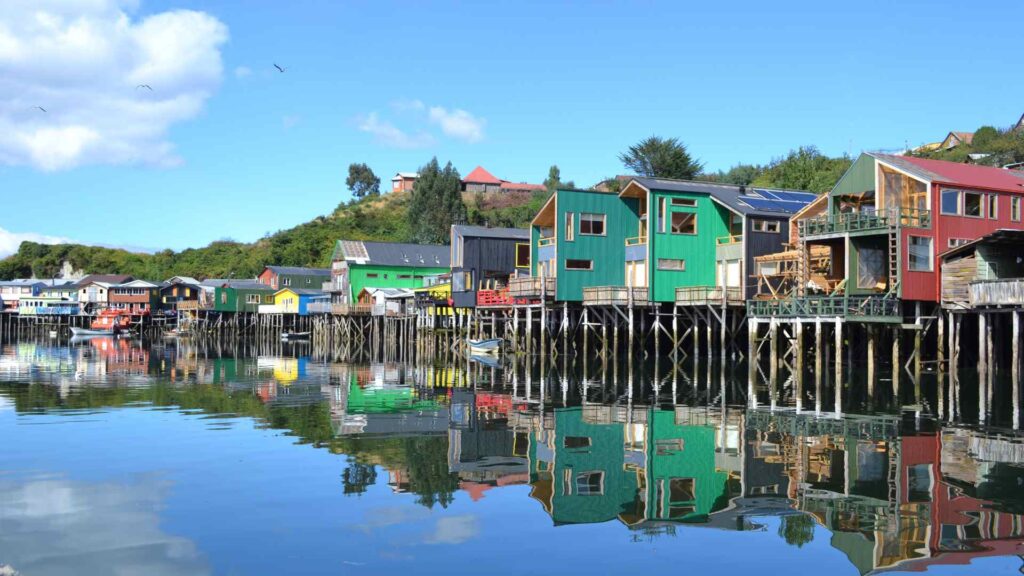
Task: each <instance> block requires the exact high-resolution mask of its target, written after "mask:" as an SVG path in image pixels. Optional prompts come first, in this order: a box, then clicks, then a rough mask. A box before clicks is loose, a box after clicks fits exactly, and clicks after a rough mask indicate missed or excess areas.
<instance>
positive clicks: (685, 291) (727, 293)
mask: <svg viewBox="0 0 1024 576" xmlns="http://www.w3.org/2000/svg"><path fill="white" fill-rule="evenodd" d="M723 296H724V297H725V303H726V305H727V306H742V305H743V301H744V298H743V289H742V288H740V287H739V286H727V287H725V288H723V287H721V286H680V287H679V288H676V304H678V305H680V306H704V305H712V306H715V305H721V304H722V297H723Z"/></svg>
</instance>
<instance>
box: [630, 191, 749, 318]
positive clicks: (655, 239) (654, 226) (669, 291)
mask: <svg viewBox="0 0 1024 576" xmlns="http://www.w3.org/2000/svg"><path fill="white" fill-rule="evenodd" d="M660 198H665V199H666V200H665V202H666V216H665V220H666V223H665V231H664V232H660V227H659V222H658V203H659V202H660ZM672 198H691V199H694V200H696V201H697V205H696V206H694V207H687V206H672ZM648 206H649V213H650V216H649V217H648V220H649V222H650V226H649V227H648V233H647V238H648V240H647V241H648V254H649V257H648V272H647V273H648V283H649V286H650V290H649V294H650V298H651V299H652V300H654V301H656V302H674V301H675V298H676V287H678V286H713V285H714V284H715V266H716V264H715V253H716V250H715V248H716V243H715V242H716V239H717V238H718V237H719V236H727V235H728V234H729V216H730V214H731V212H729V211H728V210H727V209H726V208H723V207H722V206H721V205H720V204H718V203H716V202H714V201H713V200H712V199H711V197H710V196H708V195H707V194H697V193H688V192H663V191H660V190H653V191H652V192H651V200H650V202H649V204H648ZM675 212H681V213H689V214H696V215H697V234H696V235H686V234H673V233H672V232H671V230H672V227H671V222H672V214H673V213H675ZM659 258H671V259H683V260H685V261H686V270H684V271H675V270H658V259H659Z"/></svg>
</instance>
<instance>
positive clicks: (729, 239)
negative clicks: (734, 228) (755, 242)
mask: <svg viewBox="0 0 1024 576" xmlns="http://www.w3.org/2000/svg"><path fill="white" fill-rule="evenodd" d="M742 241H743V235H742V234H730V235H728V236H719V237H718V238H715V243H716V244H718V245H719V246H725V245H728V244H739V243H740V242H742Z"/></svg>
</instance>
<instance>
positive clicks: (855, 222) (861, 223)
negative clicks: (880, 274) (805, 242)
mask: <svg viewBox="0 0 1024 576" xmlns="http://www.w3.org/2000/svg"><path fill="white" fill-rule="evenodd" d="M797 224H798V229H799V231H800V235H801V236H818V235H823V234H837V233H844V232H872V231H883V230H889V229H891V228H895V227H896V226H906V227H909V228H930V227H931V225H932V220H931V212H930V211H928V210H918V209H916V208H900V209H895V208H892V209H886V210H882V211H879V212H873V211H868V212H837V213H835V214H822V215H821V216H816V217H814V218H807V219H805V220H799V221H798V223H797Z"/></svg>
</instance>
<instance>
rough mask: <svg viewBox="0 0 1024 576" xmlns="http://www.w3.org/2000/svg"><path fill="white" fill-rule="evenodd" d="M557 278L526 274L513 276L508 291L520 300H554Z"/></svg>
mask: <svg viewBox="0 0 1024 576" xmlns="http://www.w3.org/2000/svg"><path fill="white" fill-rule="evenodd" d="M556 286H557V284H556V282H555V278H541V277H539V276H524V277H522V278H512V279H510V280H509V281H508V291H509V294H510V295H511V296H512V298H514V299H516V300H517V301H518V300H539V299H540V298H541V297H543V298H544V299H545V300H554V298H555V288H556Z"/></svg>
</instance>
